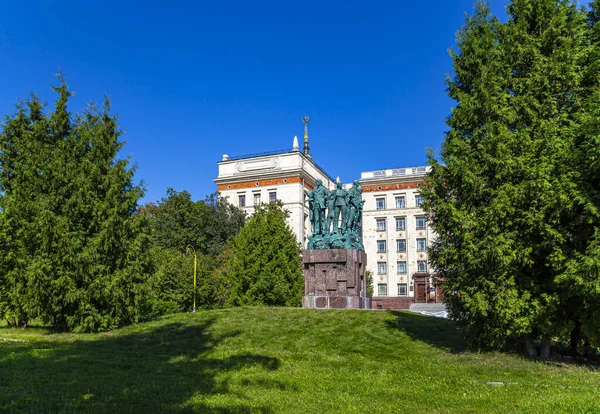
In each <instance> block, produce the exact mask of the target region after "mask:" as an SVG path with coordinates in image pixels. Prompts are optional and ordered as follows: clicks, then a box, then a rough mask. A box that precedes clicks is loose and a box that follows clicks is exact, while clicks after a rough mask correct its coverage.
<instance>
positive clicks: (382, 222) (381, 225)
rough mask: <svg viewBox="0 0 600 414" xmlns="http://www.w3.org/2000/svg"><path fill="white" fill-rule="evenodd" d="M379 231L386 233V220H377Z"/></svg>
mask: <svg viewBox="0 0 600 414" xmlns="http://www.w3.org/2000/svg"><path fill="white" fill-rule="evenodd" d="M377 231H385V219H384V218H378V219H377Z"/></svg>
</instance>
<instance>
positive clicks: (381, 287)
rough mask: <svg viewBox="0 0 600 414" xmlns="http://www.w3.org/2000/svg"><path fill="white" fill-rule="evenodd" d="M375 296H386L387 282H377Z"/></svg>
mask: <svg viewBox="0 0 600 414" xmlns="http://www.w3.org/2000/svg"><path fill="white" fill-rule="evenodd" d="M377 296H387V284H385V283H378V284H377Z"/></svg>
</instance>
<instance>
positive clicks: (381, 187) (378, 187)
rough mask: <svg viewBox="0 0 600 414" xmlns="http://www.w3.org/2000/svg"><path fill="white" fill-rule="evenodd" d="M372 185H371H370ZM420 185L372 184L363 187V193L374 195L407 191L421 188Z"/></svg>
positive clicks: (411, 183)
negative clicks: (383, 192)
mask: <svg viewBox="0 0 600 414" xmlns="http://www.w3.org/2000/svg"><path fill="white" fill-rule="evenodd" d="M369 184H371V183H369ZM419 187H420V185H419V183H416V182H410V183H395V184H389V183H388V184H384V183H381V184H371V185H364V184H363V185H362V190H363V193H372V192H376V191H390V190H405V189H410V188H419Z"/></svg>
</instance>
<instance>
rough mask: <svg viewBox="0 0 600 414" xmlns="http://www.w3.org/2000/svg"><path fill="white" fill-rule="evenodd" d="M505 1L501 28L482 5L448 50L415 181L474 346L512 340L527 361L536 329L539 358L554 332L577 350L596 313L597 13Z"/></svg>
mask: <svg viewBox="0 0 600 414" xmlns="http://www.w3.org/2000/svg"><path fill="white" fill-rule="evenodd" d="M592 9H593V10H594V11H595V10H597V3H596V2H595V3H594V4H593V5H592ZM507 10H508V13H509V19H508V21H507V22H506V23H501V22H500V21H499V20H498V19H497V18H496V17H494V16H492V15H491V13H490V10H489V7H488V6H487V5H486V4H485V3H481V2H479V3H477V4H476V10H475V14H474V15H473V16H470V17H468V18H467V21H466V23H465V25H464V27H463V28H462V29H461V31H460V32H459V34H458V45H457V50H456V52H453V53H452V59H453V63H454V76H453V78H452V79H448V81H447V84H448V91H449V95H450V97H452V98H453V99H454V100H455V101H456V102H457V105H456V106H455V107H454V108H453V110H452V114H451V116H450V117H449V118H448V120H447V123H448V125H449V127H450V130H449V131H448V132H447V134H446V139H445V141H444V142H443V144H442V148H441V153H440V156H441V157H440V158H441V159H440V160H437V159H436V158H435V156H434V155H433V154H432V153H430V156H429V162H430V164H431V166H432V171H431V173H430V174H429V176H428V178H427V185H426V186H425V187H426V188H424V190H423V195H424V196H425V201H426V203H425V208H426V210H427V211H428V212H429V214H430V223H431V225H432V227H433V229H434V230H435V231H436V233H437V234H438V239H437V241H436V242H435V243H434V245H433V246H432V248H431V252H430V253H431V254H430V259H431V261H432V263H433V265H434V267H435V268H436V271H437V272H439V274H440V276H442V277H443V278H444V279H445V282H444V288H445V291H446V302H447V305H448V306H449V310H450V314H451V316H452V318H454V319H455V320H456V321H457V322H458V323H459V324H460V325H461V326H462V327H463V328H464V330H465V332H466V333H467V334H468V336H469V337H470V338H471V339H472V341H473V343H475V344H477V345H479V346H492V347H499V346H501V345H502V344H503V343H504V341H505V340H506V339H508V338H521V339H523V341H524V343H525V345H526V347H527V349H528V352H529V354H530V355H531V356H534V355H535V354H536V351H535V348H534V346H533V341H532V340H533V338H535V337H541V338H542V351H541V357H543V358H546V357H548V356H549V349H550V348H549V347H550V341H551V339H552V338H564V336H565V333H566V332H570V333H571V335H567V336H570V338H571V342H572V343H571V345H572V347H574V349H576V348H577V346H578V344H579V343H580V340H581V339H582V338H583V339H585V340H587V339H589V338H590V337H591V335H590V334H591V332H592V330H594V329H596V328H594V327H593V324H591V323H590V321H592V320H594V319H595V320H597V318H598V316H600V315H599V314H598V313H597V311H598V303H599V302H598V294H597V293H596V292H597V291H598V289H599V288H600V274H599V272H598V270H597V269H598V268H597V267H595V263H596V262H595V260H596V259H595V258H596V257H598V252H597V251H596V250H595V249H596V247H595V246H597V244H598V243H597V242H596V243H594V240H596V234H597V230H598V226H599V224H600V221H599V218H600V216H599V214H598V206H599V198H598V194H599V193H598V189H599V187H598V183H599V177H600V176H599V175H598V172H599V170H598V161H597V159H598V154H599V152H598V149H599V148H598V142H600V141H599V140H598V137H599V136H600V135H599V132H600V128H599V123H598V115H599V114H598V111H599V106H598V103H599V102H600V99H599V94H598V79H599V76H598V75H599V72H598V70H599V63H600V60H599V59H598V56H599V54H598V49H597V48H598V41H597V39H596V37H597V35H596V32H597V30H598V29H597V28H596V21H597V18H596V17H595V16H597V12H594V13H592V14H590V15H587V14H586V13H584V12H583V11H582V10H581V9H578V8H577V5H576V4H575V3H573V2H571V1H566V0H538V1H534V2H532V1H526V0H515V1H513V2H511V3H510V4H509V6H508V9H507ZM583 257H585V258H587V259H588V260H587V262H585V261H582V258H583ZM582 263H585V265H584V266H581V264H582ZM577 281H579V282H580V283H578V284H576V285H575V286H578V287H579V288H578V289H576V288H573V283H576V282H577ZM594 309H595V311H594ZM596 330H597V329H596ZM596 345H599V343H596Z"/></svg>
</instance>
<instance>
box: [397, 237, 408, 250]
mask: <svg viewBox="0 0 600 414" xmlns="http://www.w3.org/2000/svg"><path fill="white" fill-rule="evenodd" d="M396 251H397V252H405V251H406V239H396Z"/></svg>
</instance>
